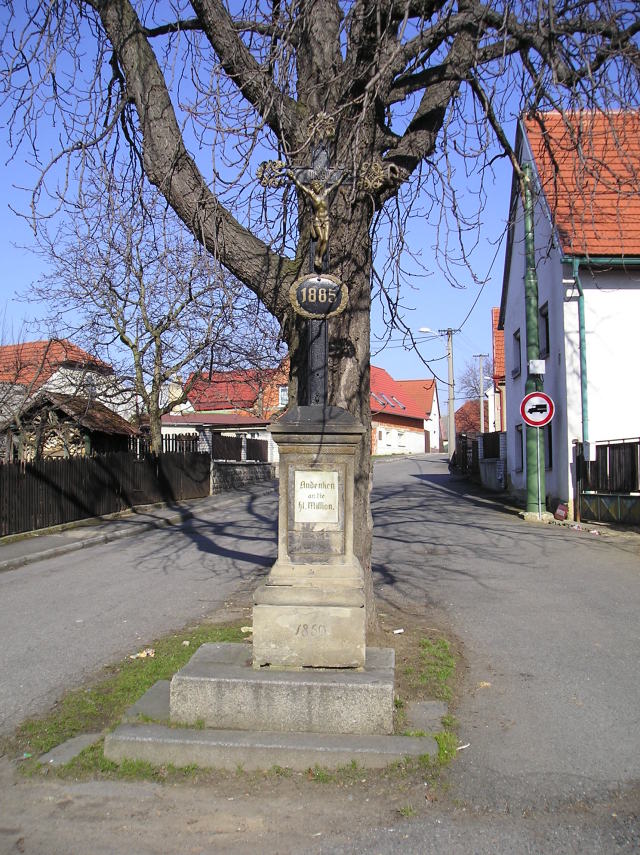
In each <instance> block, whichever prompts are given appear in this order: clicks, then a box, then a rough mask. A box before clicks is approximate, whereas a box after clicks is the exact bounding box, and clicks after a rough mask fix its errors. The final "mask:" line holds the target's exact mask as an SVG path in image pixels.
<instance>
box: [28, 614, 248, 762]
mask: <svg viewBox="0 0 640 855" xmlns="http://www.w3.org/2000/svg"><path fill="white" fill-rule="evenodd" d="M242 640H243V634H242V632H241V631H240V628H239V627H224V626H222V627H221V626H215V625H213V624H202V625H200V626H198V627H195V628H192V629H188V630H185V631H184V632H182V633H180V634H177V635H172V636H167V637H166V638H163V639H161V640H159V641H157V642H156V643H155V644H152V645H150V646H152V647H154V649H155V657H153V658H146V659H125V660H124V661H123V662H120V663H118V664H116V665H112V666H109V667H108V668H106V669H105V673H104V676H103V677H102V678H101V679H99V680H98V681H97V682H96V683H94V684H93V685H91V686H89V687H87V688H84V689H78V690H75V691H72V692H68V693H67V694H66V695H65V696H64V697H63V698H62V699H61V700H60V701H59V703H57V704H56V705H55V707H54V708H53V710H52V711H51V712H50V713H49V714H47V715H46V716H43V717H40V718H34V719H28V720H27V721H25V722H23V723H22V725H20V727H19V728H18V730H17V732H16V738H15V740H13V741H12V742H13V743H14V744H13V746H12V747H13V751H14V753H19V755H22V754H23V753H27V754H32V755H34V756H37V755H40V754H44V753H45V752H47V751H50V750H51V749H52V748H54V747H55V746H56V745H60V744H61V743H63V742H65V741H66V740H67V739H71V738H72V737H73V736H77V735H78V734H81V733H91V732H92V731H95V732H99V731H103V730H105V729H108V728H110V727H113V726H114V725H115V724H117V722H118V721H119V720H120V718H121V717H122V715H123V713H124V712H125V710H126V709H127V708H128V707H129V706H131V705H132V704H133V703H135V702H136V701H137V700H138V699H139V698H140V697H141V696H142V695H143V694H144V693H145V692H146V691H147V689H149V688H150V687H151V686H152V685H153V684H154V683H156V682H157V681H158V680H169V679H171V677H172V676H173V675H174V674H175V673H176V671H178V670H180V668H182V667H183V666H184V665H186V663H187V662H188V661H189V659H190V658H191V657H192V656H193V654H194V652H195V650H196V649H197V648H198V647H200V645H201V644H204V643H206V642H223V641H232V642H239V641H242ZM183 641H188V642H189V645H188V646H185V645H183ZM88 752H89V753H87V752H82V754H81V755H80V757H81V758H85V760H87V759H88V757H92V758H94V760H95V756H94V755H95V752H91V751H90V749H88ZM85 755H86V756H85ZM85 760H83V761H82V762H85ZM105 762H106V761H105Z"/></svg>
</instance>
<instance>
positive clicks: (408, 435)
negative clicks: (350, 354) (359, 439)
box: [370, 365, 437, 455]
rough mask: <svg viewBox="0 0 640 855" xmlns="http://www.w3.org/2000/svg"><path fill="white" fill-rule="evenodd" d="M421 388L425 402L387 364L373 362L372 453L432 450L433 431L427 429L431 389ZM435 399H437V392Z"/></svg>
mask: <svg viewBox="0 0 640 855" xmlns="http://www.w3.org/2000/svg"><path fill="white" fill-rule="evenodd" d="M411 382H414V381H411ZM415 382H416V383H425V382H428V381H415ZM418 391H419V392H420V393H421V394H422V402H421V403H418V401H416V400H414V398H413V397H412V396H411V395H410V394H409V391H408V388H407V387H404V386H403V385H402V384H401V382H400V381H398V380H394V379H393V377H392V376H391V375H390V374H389V373H388V372H387V371H385V370H384V369H383V368H377V367H376V366H375V365H372V366H371V388H370V401H371V453H372V454H374V455H375V454H377V455H380V454H423V453H424V452H425V451H428V450H429V445H430V438H431V433H429V432H428V431H426V430H425V422H426V419H427V416H428V415H429V413H428V412H427V411H426V409H425V403H426V400H427V391H426V390H425V389H423V390H421V391H420V390H418ZM435 399H436V402H437V395H436V396H435Z"/></svg>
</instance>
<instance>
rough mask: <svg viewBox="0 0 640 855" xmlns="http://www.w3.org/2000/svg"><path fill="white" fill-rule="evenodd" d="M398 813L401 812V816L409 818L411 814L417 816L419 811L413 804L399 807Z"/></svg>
mask: <svg viewBox="0 0 640 855" xmlns="http://www.w3.org/2000/svg"><path fill="white" fill-rule="evenodd" d="M398 813H399V814H400V816H404V817H406V818H409V817H411V816H415V815H416V813H417V811H416V809H415V808H414V807H413V805H404V806H403V807H401V808H398Z"/></svg>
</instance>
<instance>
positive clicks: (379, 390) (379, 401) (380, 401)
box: [370, 365, 426, 419]
mask: <svg viewBox="0 0 640 855" xmlns="http://www.w3.org/2000/svg"><path fill="white" fill-rule="evenodd" d="M370 402H371V412H372V413H391V414H393V415H394V416H404V417H405V418H410V419H424V418H425V417H426V411H425V410H424V408H423V407H422V406H421V405H420V404H419V403H418V402H417V401H415V400H414V399H413V398H412V397H411V395H409V394H408V393H407V390H406V389H404V388H403V387H402V386H401V385H400V383H399V382H398V381H397V380H394V379H393V377H392V376H391V375H390V374H389V373H388V372H387V371H385V370H384V368H376V366H375V365H372V366H371V397H370Z"/></svg>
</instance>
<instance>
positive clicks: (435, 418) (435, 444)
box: [422, 388, 442, 451]
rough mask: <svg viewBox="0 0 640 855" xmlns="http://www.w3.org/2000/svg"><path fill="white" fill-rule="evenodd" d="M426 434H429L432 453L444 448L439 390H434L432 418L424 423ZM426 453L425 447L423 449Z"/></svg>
mask: <svg viewBox="0 0 640 855" xmlns="http://www.w3.org/2000/svg"><path fill="white" fill-rule="evenodd" d="M424 429H425V432H426V433H428V434H429V448H430V450H431V451H440V450H441V448H442V445H441V442H442V440H441V437H440V403H439V401H438V390H437V388H436V389H434V392H433V404H432V407H431V413H430V418H428V419H425V421H424ZM422 450H423V451H424V445H423V447H422Z"/></svg>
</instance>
